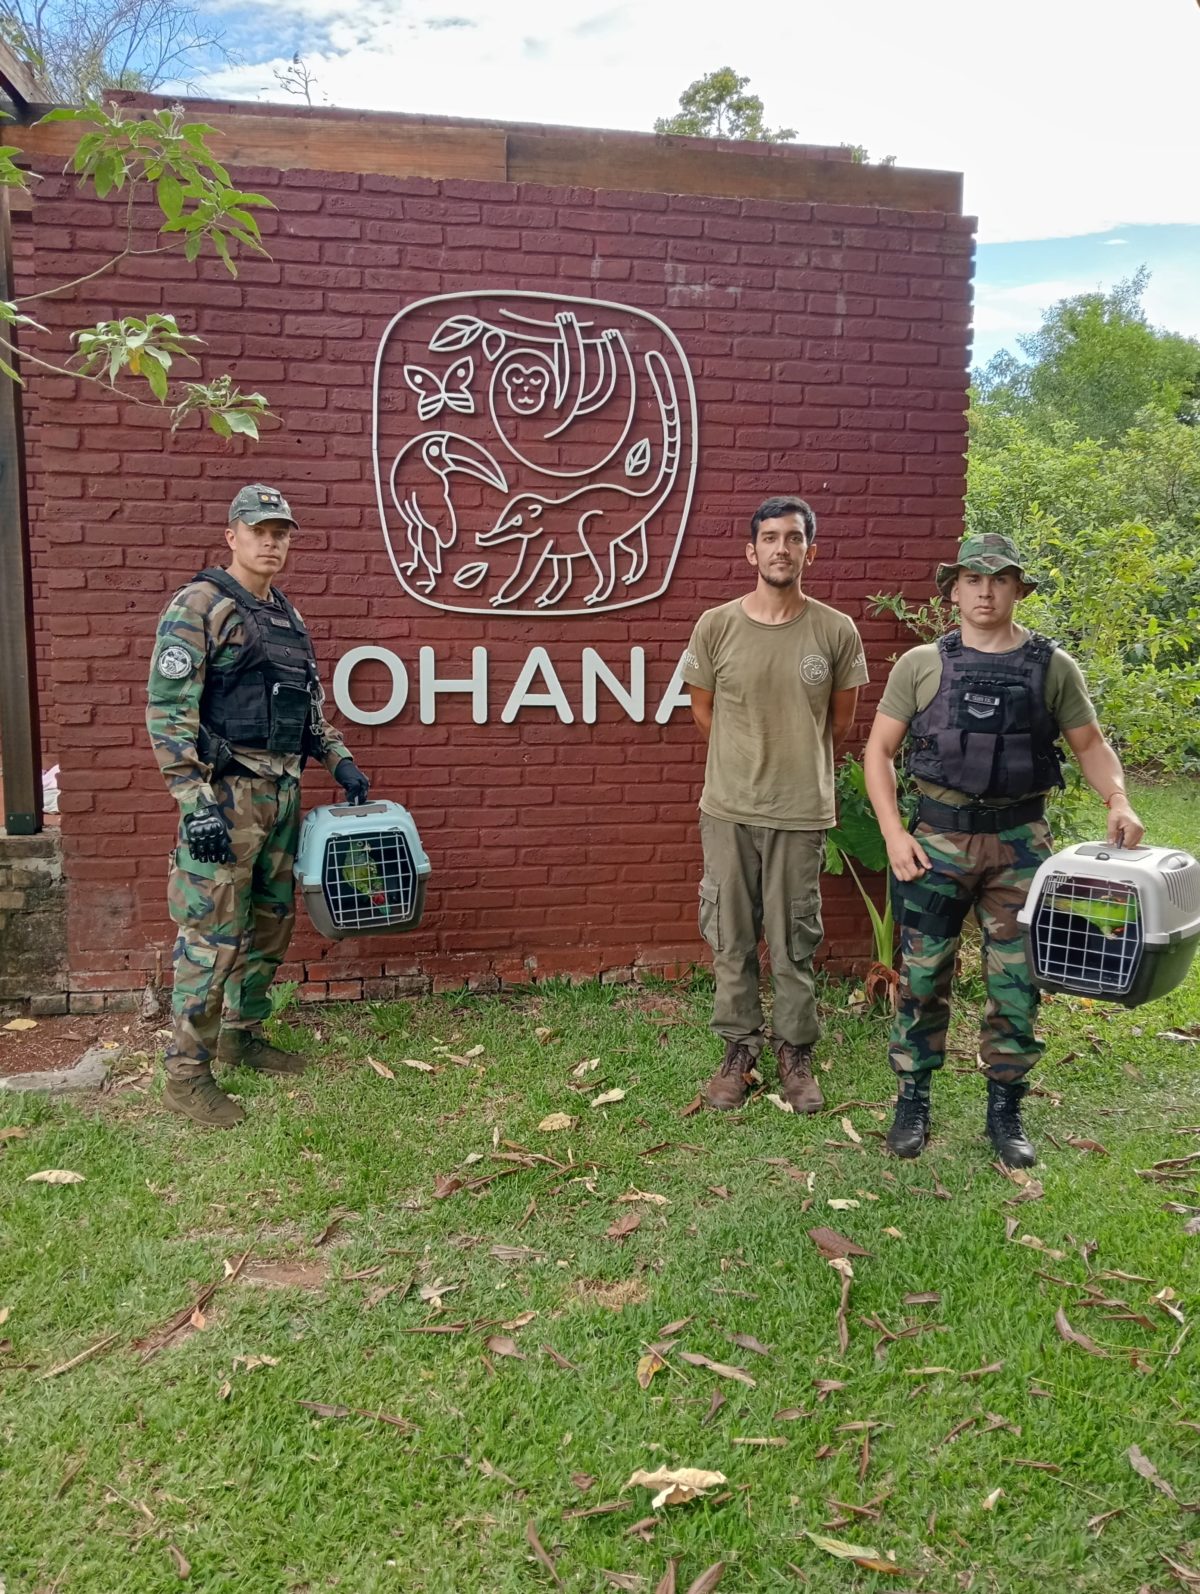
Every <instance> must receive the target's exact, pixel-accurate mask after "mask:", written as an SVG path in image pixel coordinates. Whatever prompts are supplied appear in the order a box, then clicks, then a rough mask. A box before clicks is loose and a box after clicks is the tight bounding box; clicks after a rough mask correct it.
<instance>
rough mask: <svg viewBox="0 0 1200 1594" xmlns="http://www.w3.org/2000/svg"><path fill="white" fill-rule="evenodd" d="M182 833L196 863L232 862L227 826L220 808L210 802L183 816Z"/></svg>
mask: <svg viewBox="0 0 1200 1594" xmlns="http://www.w3.org/2000/svg"><path fill="white" fill-rule="evenodd" d="M183 833H184V835H185V836H186V837H187V844H188V851H189V852H190V853H191V855H192V857H193V858H195V859H196V861H197V863H232V862H233V848H232V846H231V845H230V842H229V826H228V825H227V824H226V823H225V817H224V815H223V814H222V813H221V810H220V809H219V808H217V807H215V806H214V805H212V804H211V803H210V804H209V805H208V807H206V808H197V810H196V812H195V813H194V814H186V815H185V816H184V821H183Z"/></svg>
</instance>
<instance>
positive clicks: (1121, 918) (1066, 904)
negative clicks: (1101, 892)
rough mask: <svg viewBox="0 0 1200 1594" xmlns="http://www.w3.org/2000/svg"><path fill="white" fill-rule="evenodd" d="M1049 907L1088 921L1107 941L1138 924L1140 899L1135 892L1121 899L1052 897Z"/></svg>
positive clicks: (1114, 897) (1116, 897)
mask: <svg viewBox="0 0 1200 1594" xmlns="http://www.w3.org/2000/svg"><path fill="white" fill-rule="evenodd" d="M1049 906H1050V907H1051V908H1053V909H1054V910H1055V912H1057V913H1073V914H1074V915H1075V916H1076V918H1079V919H1086V920H1087V922H1088V924H1090V925H1091V927H1092V929H1093V930H1099V932H1100V934H1101V935H1102V936H1104V937H1105V938H1106V939H1107V940H1113V939H1115V938H1116V937H1117V936H1119V935H1123V934H1124V932H1125V931H1126V930H1129V929H1132V928H1133V926H1134V925H1136V924H1137V922H1138V899H1137V897H1136V896H1135V895H1134V893H1133V892H1129V893H1127V894H1126V895H1125V896H1120V897H1118V896H1110V897H1051V898H1050V899H1049Z"/></svg>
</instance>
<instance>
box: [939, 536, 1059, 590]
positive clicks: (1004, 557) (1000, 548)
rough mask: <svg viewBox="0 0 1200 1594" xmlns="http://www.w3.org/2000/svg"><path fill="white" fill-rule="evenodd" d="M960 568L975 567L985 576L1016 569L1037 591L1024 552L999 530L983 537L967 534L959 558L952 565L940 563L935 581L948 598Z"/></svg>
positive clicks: (1024, 580) (961, 545) (1026, 584)
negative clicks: (1021, 553)
mask: <svg viewBox="0 0 1200 1594" xmlns="http://www.w3.org/2000/svg"><path fill="white" fill-rule="evenodd" d="M960 570H974V571H976V572H977V573H978V574H979V575H981V576H995V575H999V573H1000V571H1001V570H1015V571H1016V572H1017V574H1018V575H1019V576H1020V578H1021V581H1022V583H1023V585H1024V586H1026V587H1027V588H1028V589H1029V591H1030V592H1036V591H1037V585H1038V584H1037V582H1036V581H1035V580H1034V579H1033V578H1032V576H1029V575H1027V574H1026V573H1025V569H1024V567H1023V566H1022V564H1021V555H1020V554H1019V553H1018V552H1017V545H1016V543H1015V542H1013V540H1012V538H1011V537H1003V536H1001V535H1000V533H999V532H997V531H989V532H985V533H984V535H983V536H981V537H964V538H963V540H962V542H961V543H959V545H958V558H957V559H956V560H955V562H954V563H953V564H952V565H939V566H938V567H937V575H936V576H935V577H934V580H935V581H936V583H937V589H938V591H939V592H940V593H941V594H942V596H943V597H945V596H946V595H947V594H948V593H949V591H950V588H951V587H952V586H953V585H954V578H955V576H957V575H958V572H959V571H960Z"/></svg>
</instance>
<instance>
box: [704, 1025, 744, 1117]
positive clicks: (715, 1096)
mask: <svg viewBox="0 0 1200 1594" xmlns="http://www.w3.org/2000/svg"><path fill="white" fill-rule="evenodd" d="M753 1067H754V1054H753V1052H751V1050H750V1048H749V1047H748V1046H744V1045H742V1043H741V1042H740V1041H726V1042H725V1060H724V1061H723V1062H722V1064H721V1066H720V1068H718V1069H717V1071H716V1073H715V1074H714V1075H713V1077H712V1078H711V1079H710V1080H709V1082H708V1084H707V1085H706V1086H705V1087H704V1099H705V1101H706V1102H707V1103H708V1105H709V1106H710V1107H715V1108H716V1109H717V1111H718V1112H732V1111H733V1110H734V1108H735V1107H741V1106H742V1105H743V1104H744V1103H745V1100H746V1097H747V1096H748V1095H749V1094H750V1070H751V1069H752V1068H753Z"/></svg>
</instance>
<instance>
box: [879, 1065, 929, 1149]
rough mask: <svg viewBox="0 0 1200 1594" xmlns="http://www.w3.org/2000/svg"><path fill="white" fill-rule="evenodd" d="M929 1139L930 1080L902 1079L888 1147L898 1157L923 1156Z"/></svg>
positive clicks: (889, 1133) (888, 1137)
mask: <svg viewBox="0 0 1200 1594" xmlns="http://www.w3.org/2000/svg"><path fill="white" fill-rule="evenodd" d="M928 1139H929V1081H928V1079H923V1080H917V1079H915V1078H913V1077H912V1076H911V1075H910V1076H908V1077H907V1078H905V1079H903V1080H901V1083H900V1091H899V1094H898V1095H897V1097H896V1115H895V1117H894V1118H893V1119H892V1127H891V1128H890V1129H889V1130H888V1132H887V1144H888V1146H889V1147H890V1148H891V1150H892V1151H894V1152H895V1154H896V1156H898V1157H904V1158H906V1159H908V1158H911V1157H919V1156H920V1155H921V1153H922V1152H923V1151H924V1150H925V1143H926V1141H927V1140H928Z"/></svg>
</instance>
